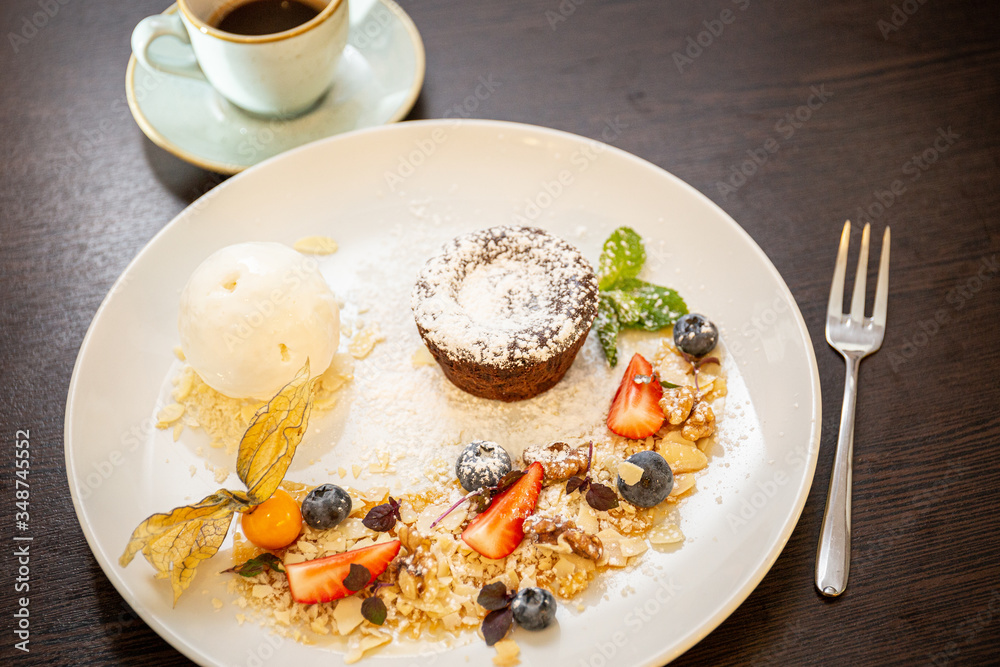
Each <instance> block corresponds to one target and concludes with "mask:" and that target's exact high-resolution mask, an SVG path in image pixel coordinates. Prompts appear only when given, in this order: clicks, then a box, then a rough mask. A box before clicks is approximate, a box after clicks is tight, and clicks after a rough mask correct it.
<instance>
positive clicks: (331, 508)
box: [302, 484, 351, 530]
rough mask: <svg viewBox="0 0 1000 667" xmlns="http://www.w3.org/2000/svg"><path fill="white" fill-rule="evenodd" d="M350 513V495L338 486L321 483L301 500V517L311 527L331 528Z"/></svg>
mask: <svg viewBox="0 0 1000 667" xmlns="http://www.w3.org/2000/svg"><path fill="white" fill-rule="evenodd" d="M350 513H351V497H350V496H349V495H348V494H347V491H344V490H343V489H342V488H340V487H339V486H336V485H334V484H322V485H320V486H317V487H316V488H315V489H313V490H312V491H310V492H309V495H307V496H306V498H305V500H303V501H302V518H303V519H305V522H306V523H307V524H309V526H310V527H312V528H317V529H319V530H326V529H327V528H333V527H334V526H336V525H337V524H339V523H340V522H341V521H343V520H344V519H346V518H347V515H348V514H350Z"/></svg>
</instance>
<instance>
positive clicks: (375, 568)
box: [285, 540, 399, 604]
mask: <svg viewBox="0 0 1000 667" xmlns="http://www.w3.org/2000/svg"><path fill="white" fill-rule="evenodd" d="M397 553H399V540H393V541H392V542H382V543H381V544H373V545H371V546H367V547H362V548H360V549H354V550H353V551H345V552H344V553H341V554H334V555H332V556H327V557H326V558H317V559H315V560H307V561H304V562H302V563H290V564H288V565H286V566H285V573H286V574H287V575H288V590H289V591H291V593H292V599H293V600H295V601H296V602H302V603H303V604H313V603H316V602H330V601H331V600H337V599H339V598H343V597H347V596H348V595H354V593H355V591H352V590H350V589H348V588H347V587H346V586H344V579H345V578H346V577H347V575H348V574H349V573H350V571H351V563H357V564H358V565H364V566H365V567H366V568H368V571H369V572H371V573H372V578H371V579H370V580H369V581H368V584H366V586H367V585H371V583H372V582H373V581H375V578H376V577H378V575H380V574H382V573H383V572H385V568H387V567H389V562H390V561H391V560H392V559H393V558H395V557H396V554H397Z"/></svg>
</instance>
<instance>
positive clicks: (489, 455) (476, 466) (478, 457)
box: [455, 440, 511, 491]
mask: <svg viewBox="0 0 1000 667" xmlns="http://www.w3.org/2000/svg"><path fill="white" fill-rule="evenodd" d="M510 468H511V463H510V454H508V453H507V452H506V450H504V448H503V447H501V446H500V445H498V444H497V443H495V442H490V441H489V440H477V441H475V442H470V443H469V444H468V445H466V446H465V449H463V450H462V453H461V454H459V455H458V461H456V462H455V475H457V476H458V481H459V482H461V484H462V488H463V489H465V490H466V491H478V490H479V489H481V488H483V487H484V486H496V485H497V484H498V483H499V482H500V480H501V479H502V478H503V476H504V475H506V474H507V473H509V472H510Z"/></svg>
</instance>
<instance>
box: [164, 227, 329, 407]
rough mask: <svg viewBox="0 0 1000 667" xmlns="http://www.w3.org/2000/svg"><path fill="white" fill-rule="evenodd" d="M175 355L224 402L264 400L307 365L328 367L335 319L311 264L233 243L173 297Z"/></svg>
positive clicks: (276, 246) (271, 248) (285, 251)
mask: <svg viewBox="0 0 1000 667" xmlns="http://www.w3.org/2000/svg"><path fill="white" fill-rule="evenodd" d="M178 325H179V328H180V337H181V349H182V350H183V351H184V356H185V357H186V358H187V361H188V363H189V364H191V367H192V368H193V369H194V370H195V372H196V373H198V375H200V376H201V378H202V379H203V380H204V381H205V383H206V384H208V385H209V386H210V387H212V388H213V389H215V390H216V391H218V392H220V393H222V394H225V395H226V396H230V397H232V398H257V399H269V398H271V397H272V396H274V395H275V394H276V393H278V391H279V390H280V389H281V388H282V387H283V386H284V385H285V384H287V383H288V382H289V381H290V380H291V379H292V378H293V377H294V376H295V373H296V372H297V371H298V370H299V369H300V368H301V367H302V365H303V364H304V363H305V361H306V359H307V358H308V359H309V369H310V373H311V375H313V376H315V375H318V374H320V373H322V372H323V371H325V370H326V368H327V367H328V366H329V365H330V360H331V359H332V358H333V354H334V352H336V351H337V345H338V343H339V342H340V311H339V309H338V308H337V301H336V299H335V298H334V296H333V292H331V291H330V287H329V285H327V284H326V281H325V280H324V279H323V276H322V275H320V272H319V269H318V267H317V265H316V262H315V261H314V260H312V259H310V258H308V257H306V256H304V255H302V254H300V253H298V252H296V251H294V250H292V249H291V248H289V247H287V246H284V245H282V244H280V243H239V244H236V245H231V246H228V247H226V248H223V249H221V250H219V251H217V252H215V253H214V254H212V255H211V256H209V257H208V259H206V260H205V261H204V262H202V263H201V265H200V266H199V267H198V268H197V269H195V270H194V273H192V274H191V277H190V278H189V279H188V282H187V285H185V286H184V290H183V292H182V293H181V303H180V318H179V323H178Z"/></svg>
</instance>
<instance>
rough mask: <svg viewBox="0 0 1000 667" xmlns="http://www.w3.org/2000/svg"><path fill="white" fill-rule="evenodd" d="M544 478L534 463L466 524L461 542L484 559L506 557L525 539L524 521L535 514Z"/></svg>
mask: <svg viewBox="0 0 1000 667" xmlns="http://www.w3.org/2000/svg"><path fill="white" fill-rule="evenodd" d="M543 477H545V469H544V468H543V467H542V464H541V463H539V462H538V461H535V462H534V463H532V464H531V465H530V466H529V467H528V469H527V470H526V471H525V473H524V475H523V476H522V477H521V479H519V480H517V482H515V483H514V486H512V487H510V488H509V489H507V490H506V491H504V492H503V493H501V494H500V495H499V496H497V497H496V498H494V499H493V502H491V503H490V506H489V507H487V508H486V511H485V512H483V513H482V514H480V515H479V516H477V517H476V518H475V519H473V520H472V521H470V522H469V525H468V526H466V527H465V530H463V531H462V541H463V542H465V543H466V544H468V545H469V546H470V547H472V548H473V549H475V550H476V551H478V552H479V553H480V554H482V555H483V556H486V557H487V558H504V557H506V556H509V555H510V554H511V552H513V551H514V549H516V548H517V545H518V544H520V543H521V538H523V537H524V528H523V526H524V520H525V519H527V518H528V516H530V515H531V513H532V512H534V511H535V503H537V502H538V494H539V492H540V491H541V490H542V478H543Z"/></svg>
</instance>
